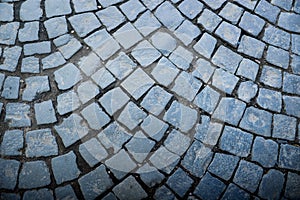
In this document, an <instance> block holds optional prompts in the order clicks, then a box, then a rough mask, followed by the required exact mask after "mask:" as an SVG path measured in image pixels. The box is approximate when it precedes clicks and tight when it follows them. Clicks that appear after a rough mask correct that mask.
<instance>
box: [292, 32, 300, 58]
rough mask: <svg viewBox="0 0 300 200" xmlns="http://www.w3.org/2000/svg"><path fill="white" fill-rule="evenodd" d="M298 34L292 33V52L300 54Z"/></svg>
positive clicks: (299, 37)
mask: <svg viewBox="0 0 300 200" xmlns="http://www.w3.org/2000/svg"><path fill="white" fill-rule="evenodd" d="M299 43H300V36H299V35H296V34H292V52H294V53H296V54H298V55H300V45H299Z"/></svg>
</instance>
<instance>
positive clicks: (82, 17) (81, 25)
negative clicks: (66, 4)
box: [68, 12, 101, 37]
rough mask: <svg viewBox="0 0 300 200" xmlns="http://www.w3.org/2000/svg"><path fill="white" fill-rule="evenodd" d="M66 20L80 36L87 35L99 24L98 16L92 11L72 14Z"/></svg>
mask: <svg viewBox="0 0 300 200" xmlns="http://www.w3.org/2000/svg"><path fill="white" fill-rule="evenodd" d="M68 20H69V22H70V23H71V25H72V27H73V28H74V30H75V31H76V33H77V34H78V35H79V36H80V37H85V36H87V35H88V34H89V33H91V32H92V31H94V30H96V29H97V28H99V27H100V26H101V23H100V22H99V20H98V18H97V17H96V15H95V14H94V13H92V12H88V13H82V14H77V15H73V16H72V17H69V18H68Z"/></svg>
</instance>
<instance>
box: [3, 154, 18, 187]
mask: <svg viewBox="0 0 300 200" xmlns="http://www.w3.org/2000/svg"><path fill="white" fill-rule="evenodd" d="M20 165H21V164H20V162H19V161H16V160H4V159H2V158H0V166H1V168H0V188H1V189H9V190H13V189H14V188H15V186H16V184H17V178H18V171H19V168H20ZM19 181H20V180H19Z"/></svg>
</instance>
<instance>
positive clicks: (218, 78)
mask: <svg viewBox="0 0 300 200" xmlns="http://www.w3.org/2000/svg"><path fill="white" fill-rule="evenodd" d="M238 80H239V79H238V77H236V76H234V75H233V74H230V73H228V72H227V71H225V70H223V69H216V70H215V72H214V75H213V78H212V85H213V86H215V87H216V88H218V89H219V90H221V91H223V92H226V93H227V94H231V93H232V91H233V90H234V88H235V86H236V84H237V82H238Z"/></svg>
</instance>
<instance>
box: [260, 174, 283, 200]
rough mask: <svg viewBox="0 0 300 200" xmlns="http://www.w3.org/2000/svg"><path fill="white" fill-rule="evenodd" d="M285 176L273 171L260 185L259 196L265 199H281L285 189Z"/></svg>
mask: <svg viewBox="0 0 300 200" xmlns="http://www.w3.org/2000/svg"><path fill="white" fill-rule="evenodd" d="M283 184H284V175H283V173H281V172H280V171H278V170H275V169H271V170H270V171H268V173H266V174H265V175H264V176H263V178H262V180H261V183H260V186H259V192H258V195H259V196H260V197H262V198H265V199H279V198H280V193H281V191H282V189H283Z"/></svg>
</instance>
